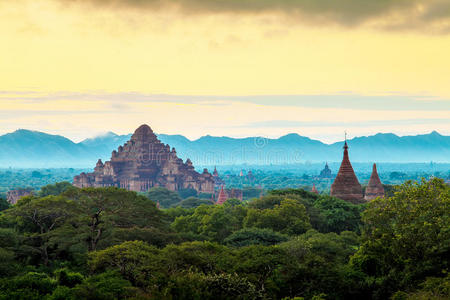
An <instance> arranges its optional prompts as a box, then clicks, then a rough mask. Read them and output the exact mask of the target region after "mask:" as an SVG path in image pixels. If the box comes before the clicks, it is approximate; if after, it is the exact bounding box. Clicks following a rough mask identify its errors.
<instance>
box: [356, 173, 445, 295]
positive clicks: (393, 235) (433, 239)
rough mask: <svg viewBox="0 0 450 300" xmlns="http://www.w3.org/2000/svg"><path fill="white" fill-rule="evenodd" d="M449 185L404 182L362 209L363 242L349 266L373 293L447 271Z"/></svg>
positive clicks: (409, 286) (390, 290)
mask: <svg viewBox="0 0 450 300" xmlns="http://www.w3.org/2000/svg"><path fill="white" fill-rule="evenodd" d="M449 211H450V187H449V186H448V185H446V184H445V183H444V182H443V180H441V179H437V178H434V179H432V180H430V181H426V180H422V181H421V182H419V183H415V182H411V181H408V182H406V183H404V184H403V185H401V186H400V187H399V189H398V190H397V192H396V193H395V195H394V196H393V197H391V198H377V199H375V200H373V201H371V202H370V203H369V206H368V208H367V210H366V211H365V212H364V214H363V221H364V231H363V244H362V246H361V248H360V250H359V251H358V252H357V253H356V254H355V256H354V257H353V258H352V265H353V266H354V267H355V268H356V269H358V270H361V271H363V272H365V273H366V274H367V276H368V282H371V284H370V286H371V287H372V288H373V289H374V291H375V293H374V297H376V298H386V297H388V296H389V295H390V294H392V293H393V292H395V290H399V289H400V290H408V289H413V288H414V287H416V286H417V285H418V284H419V283H420V282H422V281H424V280H425V278H426V277H429V276H434V277H440V276H442V275H443V274H444V273H445V272H447V271H448V267H449V265H448V257H450V252H449V250H450V247H449V245H450V215H449V213H448V212H449Z"/></svg>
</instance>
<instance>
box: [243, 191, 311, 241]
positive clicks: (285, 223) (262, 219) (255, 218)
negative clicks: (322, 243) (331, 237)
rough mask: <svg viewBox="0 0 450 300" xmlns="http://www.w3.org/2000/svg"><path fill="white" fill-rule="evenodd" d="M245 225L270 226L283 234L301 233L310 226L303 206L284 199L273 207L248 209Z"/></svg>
mask: <svg viewBox="0 0 450 300" xmlns="http://www.w3.org/2000/svg"><path fill="white" fill-rule="evenodd" d="M244 226H245V227H258V228H270V229H272V230H273V231H277V232H280V233H284V234H289V235H293V234H301V233H304V232H306V231H307V230H308V229H310V228H311V224H310V223H309V217H308V215H307V214H306V209H305V206H303V205H302V204H299V203H298V202H296V201H294V200H291V199H286V200H282V201H281V203H280V205H275V206H274V208H273V209H249V210H248V213H247V216H246V218H245V220H244Z"/></svg>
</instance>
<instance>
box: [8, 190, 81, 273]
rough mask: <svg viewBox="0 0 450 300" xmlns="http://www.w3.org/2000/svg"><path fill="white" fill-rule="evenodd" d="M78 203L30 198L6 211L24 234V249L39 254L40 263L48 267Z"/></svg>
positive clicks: (66, 200) (57, 198)
mask: <svg viewBox="0 0 450 300" xmlns="http://www.w3.org/2000/svg"><path fill="white" fill-rule="evenodd" d="M74 207H75V203H74V202H73V201H71V200H69V199H66V198H64V197H62V196H47V197H44V198H33V197H26V198H23V199H22V200H21V201H19V202H18V203H17V205H15V206H13V207H12V208H11V209H9V210H7V211H5V212H4V215H5V217H6V218H7V219H8V218H9V219H10V220H13V221H14V222H16V228H17V230H18V231H19V232H20V233H22V234H23V237H24V239H25V240H24V246H25V247H27V248H28V249H30V250H31V254H32V253H33V252H36V253H39V255H40V261H41V263H43V264H44V265H48V263H49V260H50V256H51V254H52V250H53V239H54V237H55V234H56V233H57V230H58V229H59V228H60V227H61V226H62V225H63V224H64V223H65V222H66V221H67V220H68V219H70V218H71V217H73V213H74V212H75V210H74Z"/></svg>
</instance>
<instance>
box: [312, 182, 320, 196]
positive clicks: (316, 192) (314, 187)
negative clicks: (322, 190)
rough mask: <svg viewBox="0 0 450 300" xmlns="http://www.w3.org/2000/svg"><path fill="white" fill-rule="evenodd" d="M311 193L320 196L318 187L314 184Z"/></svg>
mask: <svg viewBox="0 0 450 300" xmlns="http://www.w3.org/2000/svg"><path fill="white" fill-rule="evenodd" d="M311 193H314V194H319V191H318V190H317V189H316V185H315V184H314V183H313V187H312V189H311Z"/></svg>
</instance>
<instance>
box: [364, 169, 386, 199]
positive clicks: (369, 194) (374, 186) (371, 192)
mask: <svg viewBox="0 0 450 300" xmlns="http://www.w3.org/2000/svg"><path fill="white" fill-rule="evenodd" d="M377 197H384V187H383V184H382V183H381V180H380V177H378V172H377V165H376V164H373V168H372V175H370V179H369V184H368V185H367V187H366V193H365V196H364V199H365V200H366V201H370V200H373V199H375V198H377Z"/></svg>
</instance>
